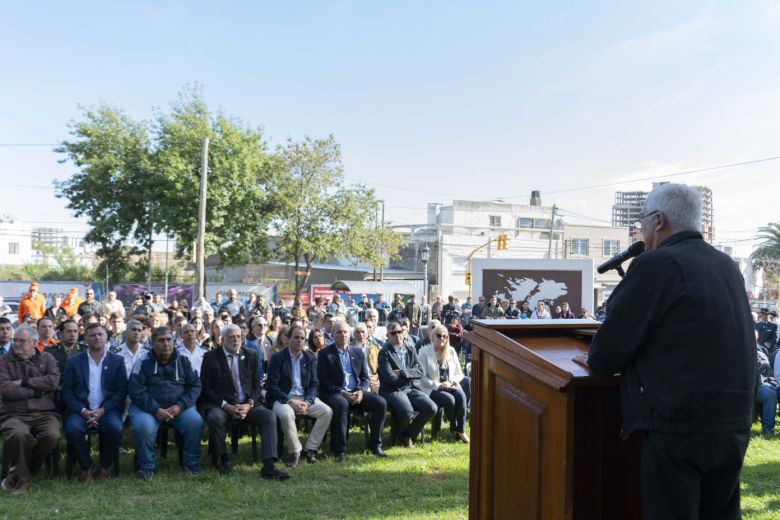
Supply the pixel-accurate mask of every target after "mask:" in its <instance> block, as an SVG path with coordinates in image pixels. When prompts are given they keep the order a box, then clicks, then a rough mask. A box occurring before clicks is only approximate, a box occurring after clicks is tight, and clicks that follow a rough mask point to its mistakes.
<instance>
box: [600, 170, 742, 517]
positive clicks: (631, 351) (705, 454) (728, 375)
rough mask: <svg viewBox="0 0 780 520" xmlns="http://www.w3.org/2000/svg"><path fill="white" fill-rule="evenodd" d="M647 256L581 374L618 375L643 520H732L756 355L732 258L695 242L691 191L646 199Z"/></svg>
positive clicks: (667, 191) (611, 310)
mask: <svg viewBox="0 0 780 520" xmlns="http://www.w3.org/2000/svg"><path fill="white" fill-rule="evenodd" d="M639 225H640V226H641V230H642V235H643V236H644V240H645V248H646V252H645V253H643V254H641V255H640V256H638V257H637V258H636V260H634V262H633V263H632V264H631V266H630V267H629V269H628V272H627V273H626V276H625V277H624V278H623V280H622V281H621V282H620V284H619V285H618V286H617V288H615V290H614V292H613V293H612V295H611V296H610V298H609V302H608V309H607V318H606V320H605V321H604V323H603V324H602V326H601V328H600V329H599V331H598V333H597V334H596V336H595V338H594V339H593V342H592V344H591V347H590V352H589V354H588V365H589V366H590V368H591V369H592V370H593V371H594V372H595V373H596V374H598V375H601V376H608V375H612V374H615V373H617V372H620V373H621V374H622V377H621V381H620V385H621V386H620V391H621V409H622V413H623V434H625V435H628V434H631V433H633V432H635V431H638V432H641V434H642V468H641V475H642V502H643V512H644V519H645V520H649V519H656V518H658V519H690V518H718V519H726V518H740V517H741V513H740V506H739V472H740V469H741V467H742V462H743V459H744V457H745V451H746V449H747V445H748V440H749V431H750V426H751V421H752V408H753V401H754V395H755V391H756V353H755V350H756V346H755V340H754V334H753V320H752V317H751V314H750V309H749V307H748V302H747V298H746V294H745V288H744V283H743V280H742V276H741V275H740V273H739V271H738V270H737V267H736V265H735V263H734V261H733V260H732V259H731V258H729V257H728V256H727V255H725V254H723V253H721V252H719V251H717V250H715V249H714V248H712V247H711V246H710V245H709V244H707V243H706V242H705V241H704V240H703V238H702V235H701V233H700V229H701V199H700V195H699V193H698V191H697V190H696V189H694V188H691V187H688V186H685V185H681V184H664V185H662V186H660V187H657V188H656V189H654V190H653V191H652V192H651V193H650V194H649V195H648V197H647V200H646V202H645V205H644V208H643V211H642V215H641V217H640V224H639Z"/></svg>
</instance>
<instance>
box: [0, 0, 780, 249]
mask: <svg viewBox="0 0 780 520" xmlns="http://www.w3.org/2000/svg"><path fill="white" fill-rule="evenodd" d="M0 8H1V9H2V11H0V12H2V13H3V16H2V17H0V47H1V48H2V49H4V51H3V53H2V54H0V63H2V71H3V74H2V81H0V107H1V108H2V111H0V193H2V198H1V199H0V200H1V201H2V202H0V214H9V215H12V216H14V217H16V218H20V219H22V220H24V221H26V222H31V223H33V224H35V225H47V226H48V225H51V226H56V227H62V228H64V229H66V230H68V231H69V232H73V233H79V232H84V231H85V230H86V225H85V223H84V222H83V221H79V220H76V219H75V218H73V215H72V213H71V212H70V211H69V210H67V209H66V208H65V201H63V200H62V199H57V198H56V197H55V196H54V193H55V192H54V189H53V187H52V183H53V181H54V180H63V179H66V178H68V177H69V176H70V175H72V174H73V172H74V171H75V170H74V166H73V165H72V164H67V163H65V164H62V163H60V162H59V161H60V160H61V159H62V157H61V156H60V155H58V154H56V153H54V151H53V148H54V147H53V146H52V144H55V143H58V142H60V141H62V140H63V139H66V138H68V132H69V127H68V125H69V123H70V122H72V121H74V120H78V119H79V118H80V117H81V115H82V114H83V110H84V109H85V108H86V107H90V106H95V105H97V104H99V103H104V102H105V103H109V104H112V105H114V106H117V107H119V108H121V109H122V110H123V111H125V112H126V113H127V114H129V115H130V116H131V117H133V118H135V119H139V120H141V119H148V118H151V117H152V116H153V115H154V111H155V109H157V108H160V109H163V110H167V109H168V107H169V105H170V103H171V102H172V101H174V100H175V99H176V97H177V95H178V92H180V91H181V90H182V89H183V88H185V87H186V86H187V85H191V84H194V83H196V84H200V85H201V86H202V89H203V94H204V97H205V99H206V101H207V103H208V104H209V106H210V108H212V109H213V110H217V109H222V110H224V111H225V112H226V113H228V114H231V115H233V116H237V117H240V118H241V119H242V120H244V121H245V122H247V123H248V124H250V125H252V126H262V127H263V129H264V132H265V135H266V137H267V139H268V142H269V144H270V145H271V146H275V145H277V144H280V143H283V142H284V141H285V140H286V139H287V138H292V139H300V138H302V137H303V136H305V135H310V136H313V137H321V136H327V135H328V134H333V135H334V136H335V137H336V139H337V141H338V142H339V143H340V144H341V146H342V153H343V162H344V169H345V176H346V180H347V182H348V183H357V182H360V183H363V184H365V185H367V186H369V187H372V188H374V189H375V190H376V192H377V195H378V196H379V197H380V198H381V199H383V200H384V201H385V206H386V218H387V220H388V221H390V222H392V223H393V224H415V223H423V222H425V219H426V207H427V204H428V203H431V202H437V203H445V204H446V203H449V202H451V201H452V200H453V199H466V200H496V199H501V200H504V201H507V202H514V203H521V204H527V203H528V199H529V196H530V192H531V190H540V191H541V192H542V202H543V204H544V205H546V206H550V205H553V204H555V205H557V206H558V207H559V208H560V211H561V214H562V215H563V217H564V219H565V220H567V221H571V222H587V223H592V224H600V225H608V224H609V223H610V218H611V205H612V202H613V200H614V192H615V191H633V190H649V189H650V188H651V184H652V182H653V181H654V180H655V181H662V180H672V181H675V182H684V183H688V184H703V185H706V186H709V187H710V188H712V190H713V200H714V208H715V210H714V211H715V241H716V243H720V244H724V245H730V246H735V247H736V248H737V251H738V253H740V254H742V255H747V254H749V253H750V251H751V250H752V247H753V246H754V245H755V242H754V241H753V237H754V236H755V235H756V232H757V229H758V228H759V227H761V226H764V225H766V224H767V223H768V222H776V221H778V220H780V208H779V207H778V206H779V204H778V201H779V200H780V175H778V171H780V141H778V136H779V135H780V67H777V64H778V63H780V3H778V2H774V1H765V2H762V1H755V2H730V1H702V2H695V1H694V2H678V1H655V0H654V1H634V2H619V1H614V2H604V1H596V0H593V1H588V2H562V1H553V2H520V1H512V2H491V1H483V2H458V1H427V2H419V1H416V2H412V1H409V2H405V1H396V2H379V1H325V0H323V1H289V2H260V1H244V2H241V1H234V2H222V3H219V4H217V3H214V2H209V3H206V2H194V1H190V2H183V1H182V2H173V1H156V2H151V1H143V0H139V1H136V2H116V1H113V2H112V1H109V2H100V3H98V2H82V1H71V2H66V3H64V2H54V1H39V2H24V3H23V2H13V1H7V0H0ZM20 145H35V146H20ZM739 163H749V164H742V165H741V166H728V165H734V164H739ZM722 166H726V167H722ZM713 168H714V169H713ZM696 170H705V171H699V172H698V173H684V172H691V171H696Z"/></svg>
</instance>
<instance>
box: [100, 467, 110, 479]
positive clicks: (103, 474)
mask: <svg viewBox="0 0 780 520" xmlns="http://www.w3.org/2000/svg"><path fill="white" fill-rule="evenodd" d="M98 478H99V479H100V480H103V481H106V480H108V479H110V478H111V470H110V469H109V468H100V469H99V470H98Z"/></svg>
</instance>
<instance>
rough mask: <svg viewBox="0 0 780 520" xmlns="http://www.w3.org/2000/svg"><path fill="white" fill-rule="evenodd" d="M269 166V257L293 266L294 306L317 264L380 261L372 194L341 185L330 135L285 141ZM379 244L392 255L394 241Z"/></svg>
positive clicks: (338, 152) (335, 148) (340, 170)
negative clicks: (272, 206)
mask: <svg viewBox="0 0 780 520" xmlns="http://www.w3.org/2000/svg"><path fill="white" fill-rule="evenodd" d="M273 167H274V169H275V170H276V171H277V172H278V173H277V175H276V176H275V177H274V179H275V186H274V190H275V192H276V193H277V194H278V196H279V208H278V210H277V211H276V212H275V217H274V219H273V222H272V224H271V230H272V232H273V234H274V235H275V237H276V241H277V246H276V251H275V255H276V256H278V257H279V258H281V259H283V260H285V261H288V262H291V263H293V264H294V266H295V303H299V302H300V294H301V292H302V291H303V289H304V288H305V287H306V285H307V283H308V280H309V276H310V275H311V269H312V266H313V264H314V263H315V262H317V261H325V260H327V259H328V258H334V259H338V258H342V259H356V260H359V261H369V260H370V261H372V262H374V263H375V264H376V263H380V260H379V259H378V257H377V256H376V255H377V253H376V243H375V242H374V241H373V240H374V239H375V237H377V236H378V233H377V230H376V229H375V226H374V225H373V224H374V223H375V220H376V217H375V216H376V210H377V207H378V204H379V202H378V200H377V199H376V197H375V196H374V192H373V190H369V189H366V188H365V187H363V186H356V187H352V188H348V187H345V186H344V169H343V166H342V163H341V148H340V146H339V145H338V143H337V142H336V140H335V139H334V137H333V136H329V137H328V138H326V139H313V138H311V137H308V136H307V137H305V138H304V139H303V140H302V141H300V142H294V141H292V140H288V141H287V143H286V144H285V145H284V146H280V147H279V148H278V149H277V154H276V160H275V161H274V164H273ZM385 231H391V230H384V231H383V232H382V234H381V236H382V237H387V236H388V235H387V234H386V233H385ZM383 244H384V246H386V247H387V249H386V250H385V251H384V254H388V255H394V254H397V252H398V247H397V246H396V247H395V250H393V247H394V246H393V244H395V240H394V239H387V238H385V240H384V241H383ZM399 245H400V242H399ZM380 254H381V253H380ZM382 264H383V261H382V263H380V265H382Z"/></svg>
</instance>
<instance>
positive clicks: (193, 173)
mask: <svg viewBox="0 0 780 520" xmlns="http://www.w3.org/2000/svg"><path fill="white" fill-rule="evenodd" d="M156 132H157V142H158V145H159V149H158V151H157V157H156V159H157V164H158V167H159V170H160V172H161V174H162V176H163V178H164V180H165V185H166V186H167V187H168V189H167V190H166V193H165V195H164V200H165V204H164V205H163V206H162V207H161V208H160V209H159V212H158V217H159V218H160V220H161V222H162V226H163V227H164V229H166V230H167V231H168V232H169V234H170V236H173V237H175V238H176V247H177V253H178V255H179V256H180V257H183V256H188V257H191V256H192V253H193V246H194V243H195V241H196V239H197V232H198V200H199V190H200V173H199V171H200V160H201V146H202V140H203V138H204V137H208V138H209V177H208V193H207V204H206V238H205V250H206V254H207V255H208V254H212V253H219V259H220V264H221V265H236V264H243V263H247V262H251V261H258V260H262V259H266V258H267V257H268V243H267V240H266V231H267V229H268V223H269V221H270V218H271V214H272V212H273V210H274V209H275V208H276V207H277V206H276V202H275V199H274V197H273V193H272V192H269V190H268V189H267V185H268V183H269V181H270V177H271V176H272V175H273V173H274V172H273V170H272V168H271V162H270V156H269V154H268V152H267V145H266V144H265V142H264V140H263V134H262V130H261V129H260V128H258V129H252V128H250V127H248V126H246V125H245V124H244V123H243V122H242V121H241V120H239V119H237V118H231V117H228V116H226V115H225V114H223V113H222V112H218V113H217V114H211V113H210V112H209V110H208V107H207V106H206V103H205V102H204V101H203V99H202V97H201V95H200V93H199V92H198V91H197V89H192V88H191V89H189V90H186V91H185V93H184V94H182V95H181V96H180V98H179V100H178V101H177V102H176V103H174V104H173V106H172V111H171V114H169V115H166V114H159V115H158V117H157V121H156ZM269 193H270V195H269Z"/></svg>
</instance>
